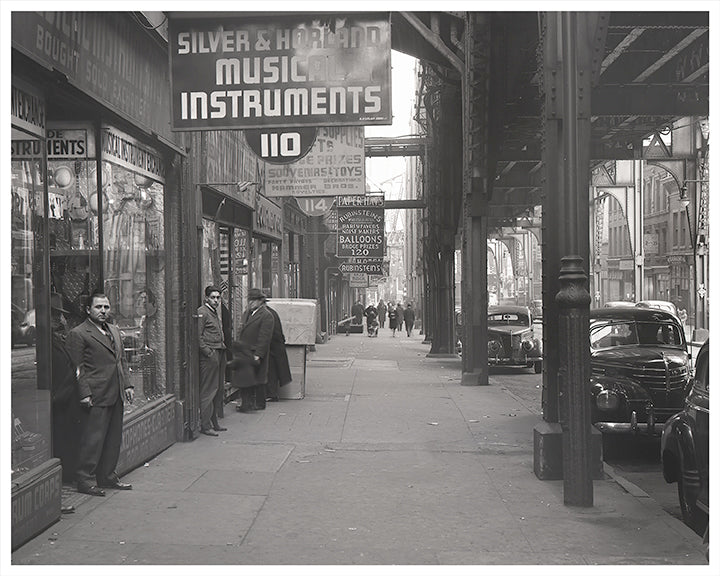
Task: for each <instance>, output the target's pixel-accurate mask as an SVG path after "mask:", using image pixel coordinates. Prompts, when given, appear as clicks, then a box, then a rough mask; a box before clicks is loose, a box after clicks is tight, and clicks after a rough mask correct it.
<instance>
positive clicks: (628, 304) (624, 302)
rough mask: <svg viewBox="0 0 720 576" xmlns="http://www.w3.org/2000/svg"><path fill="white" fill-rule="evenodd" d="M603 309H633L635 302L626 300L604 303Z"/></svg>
mask: <svg viewBox="0 0 720 576" xmlns="http://www.w3.org/2000/svg"><path fill="white" fill-rule="evenodd" d="M604 307H605V308H634V307H635V302H629V301H627V300H611V301H610V302H605V305H604Z"/></svg>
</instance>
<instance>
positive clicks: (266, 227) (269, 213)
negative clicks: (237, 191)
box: [253, 194, 283, 240]
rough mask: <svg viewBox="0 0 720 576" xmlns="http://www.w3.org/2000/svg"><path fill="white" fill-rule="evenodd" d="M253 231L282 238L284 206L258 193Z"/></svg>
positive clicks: (278, 238)
mask: <svg viewBox="0 0 720 576" xmlns="http://www.w3.org/2000/svg"><path fill="white" fill-rule="evenodd" d="M253 233H255V234H262V235H263V236H270V237H271V238H275V239H277V240H282V235H283V213H282V208H280V206H278V205H277V204H275V203H274V202H272V201H271V200H268V199H267V198H265V196H263V195H261V194H258V195H257V197H256V206H255V226H254V228H253Z"/></svg>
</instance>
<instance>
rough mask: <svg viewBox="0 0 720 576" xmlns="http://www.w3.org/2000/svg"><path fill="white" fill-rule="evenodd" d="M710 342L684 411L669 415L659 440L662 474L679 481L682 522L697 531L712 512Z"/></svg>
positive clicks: (699, 360)
mask: <svg viewBox="0 0 720 576" xmlns="http://www.w3.org/2000/svg"><path fill="white" fill-rule="evenodd" d="M709 356H710V344H709V341H706V342H705V344H703V346H702V348H700V352H699V353H698V356H697V361H696V364H695V377H694V379H693V382H692V388H691V390H690V393H689V394H688V396H687V399H686V400H685V407H684V408H683V410H682V412H679V413H678V414H675V416H673V417H672V418H670V419H669V420H668V421H667V422H666V423H665V427H664V428H663V432H662V439H661V440H660V454H661V457H662V469H663V476H664V478H665V481H666V482H670V483H672V482H677V484H678V497H679V499H680V510H681V512H682V517H683V521H684V522H685V524H687V525H688V526H690V528H692V529H693V530H695V532H697V533H698V534H703V532H704V531H705V530H706V529H707V526H708V514H709V491H710V473H709V468H708V464H709V455H710V450H709V430H710V389H709V379H710V378H709V374H710V370H709Z"/></svg>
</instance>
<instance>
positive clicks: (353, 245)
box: [336, 196, 385, 259]
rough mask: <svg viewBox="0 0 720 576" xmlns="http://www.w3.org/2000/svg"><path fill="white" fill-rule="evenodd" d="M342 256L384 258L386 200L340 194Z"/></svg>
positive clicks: (339, 225) (338, 211) (338, 198)
mask: <svg viewBox="0 0 720 576" xmlns="http://www.w3.org/2000/svg"><path fill="white" fill-rule="evenodd" d="M336 201H337V214H338V223H337V240H338V243H337V256H338V258H350V257H363V258H380V259H382V257H383V256H384V254H385V199H384V198H383V197H382V196H338V197H337V199H336Z"/></svg>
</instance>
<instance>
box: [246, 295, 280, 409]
mask: <svg viewBox="0 0 720 576" xmlns="http://www.w3.org/2000/svg"><path fill="white" fill-rule="evenodd" d="M266 301H267V297H266V296H265V294H264V293H263V291H262V290H260V289H259V288H250V290H248V309H247V311H246V312H245V314H244V316H243V328H242V331H241V332H240V340H241V341H242V342H244V343H245V344H247V346H249V348H250V350H251V351H252V354H253V362H254V363H255V366H254V368H255V384H254V385H253V386H249V387H245V388H241V389H240V395H241V398H242V405H241V407H240V409H239V410H240V411H241V412H249V411H251V410H262V409H263V408H265V398H266V396H265V385H266V384H267V379H268V370H269V367H270V340H271V339H272V333H273V327H274V325H275V320H274V319H273V315H272V314H271V313H270V311H269V310H268V309H267V306H265V302H266Z"/></svg>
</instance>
